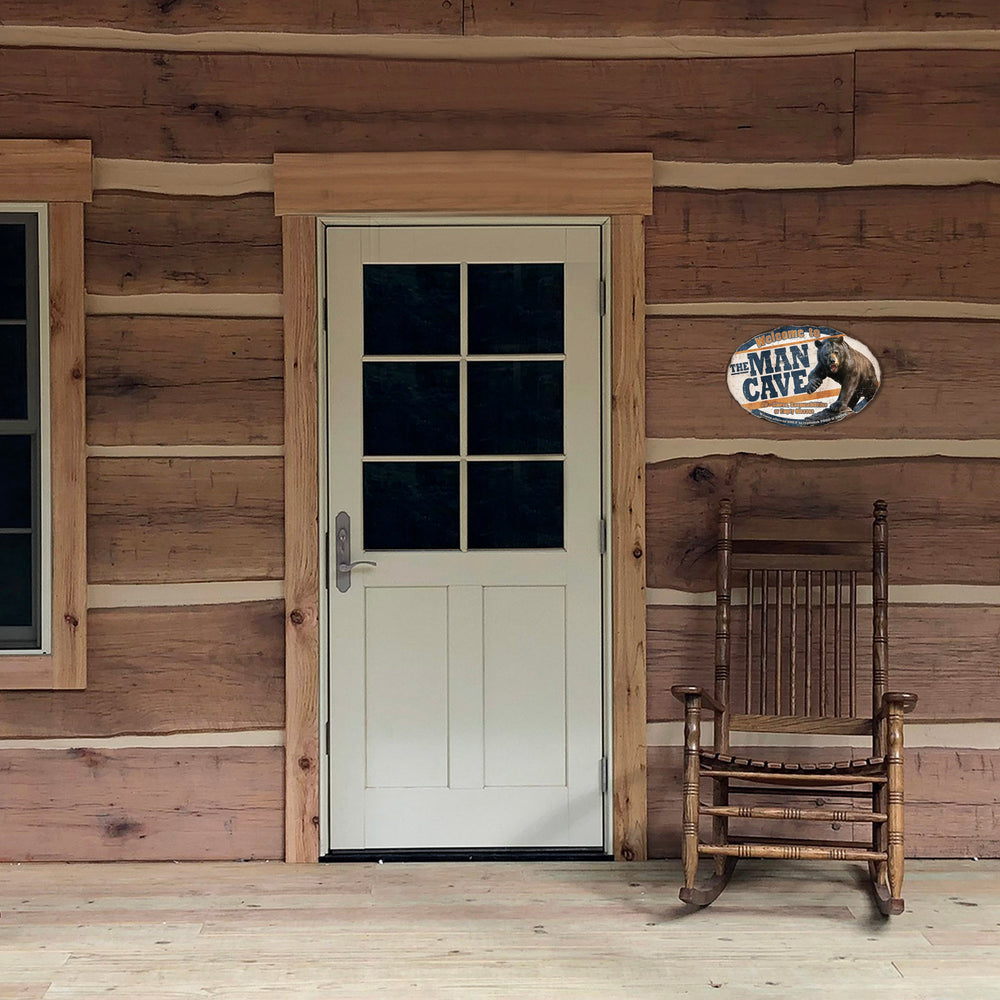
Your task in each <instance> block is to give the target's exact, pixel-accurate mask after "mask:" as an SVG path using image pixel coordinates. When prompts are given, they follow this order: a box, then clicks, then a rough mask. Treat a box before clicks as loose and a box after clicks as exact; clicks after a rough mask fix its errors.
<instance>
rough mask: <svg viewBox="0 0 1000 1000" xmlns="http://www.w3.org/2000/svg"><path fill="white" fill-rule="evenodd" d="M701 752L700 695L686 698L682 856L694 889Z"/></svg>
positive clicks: (687, 879) (686, 878) (688, 884)
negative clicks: (699, 756)
mask: <svg viewBox="0 0 1000 1000" xmlns="http://www.w3.org/2000/svg"><path fill="white" fill-rule="evenodd" d="M700 750H701V698H700V697H699V696H698V695H696V694H688V695H685V697H684V793H683V796H684V797H683V813H682V817H681V825H682V830H683V834H682V837H683V840H682V851H681V855H682V858H683V862H684V885H685V887H686V888H688V889H693V888H694V882H695V877H696V876H697V874H698V794H699V791H700V788H699V786H700V784H701V779H700V774H699V761H698V754H699V752H700Z"/></svg>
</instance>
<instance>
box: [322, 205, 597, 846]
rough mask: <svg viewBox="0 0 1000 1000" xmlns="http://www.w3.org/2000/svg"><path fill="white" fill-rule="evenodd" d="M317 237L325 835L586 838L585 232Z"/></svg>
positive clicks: (589, 741) (593, 665)
mask: <svg viewBox="0 0 1000 1000" xmlns="http://www.w3.org/2000/svg"><path fill="white" fill-rule="evenodd" d="M326 233H327V238H326V252H327V257H326V262H327V302H328V305H327V309H328V316H327V321H328V337H327V362H326V371H327V373H328V375H327V399H328V432H327V434H328V444H329V456H328V482H327V500H328V513H329V531H330V545H329V547H330V555H329V563H330V568H329V573H328V576H329V590H328V594H329V606H328V616H327V621H328V630H327V631H328V637H329V640H328V641H329V644H328V657H327V659H328V664H329V676H328V694H329V704H328V718H329V725H330V728H329V744H330V756H329V761H328V773H329V789H328V792H329V794H328V803H329V825H328V831H329V835H328V838H327V839H328V845H327V846H328V848H329V849H332V850H339V849H359V848H381V849H387V848H429V849H433V848H477V847H478V848H504V847H507V848H518V847H520V848H530V847H596V848H601V847H602V846H603V842H604V808H603V782H602V757H603V722H602V706H603V678H602V660H603V656H602V652H603V639H602V635H603V614H602V550H603V548H604V544H603V542H604V539H603V530H604V529H603V521H602V444H601V427H602V415H601V343H602V320H601V315H600V313H601V310H600V287H601V285H600V280H601V227H600V226H598V225H594V224H587V225H584V224H580V225H569V224H563V225H531V226H514V225H477V226H457V225H456V226H440V225H412V226H411V225H405V226H404V225H399V226H395V225H394V226H358V227H354V226H334V225H331V226H328V227H327V230H326ZM357 561H363V562H361V564H360V565H354V566H353V567H352V568H350V569H347V568H345V567H346V564H347V563H354V562H357Z"/></svg>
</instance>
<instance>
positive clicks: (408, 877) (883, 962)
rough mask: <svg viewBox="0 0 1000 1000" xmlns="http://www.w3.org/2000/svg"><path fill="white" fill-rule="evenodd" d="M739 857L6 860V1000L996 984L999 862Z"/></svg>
mask: <svg viewBox="0 0 1000 1000" xmlns="http://www.w3.org/2000/svg"><path fill="white" fill-rule="evenodd" d="M742 865H743V867H742V869H739V870H737V874H736V876H735V878H734V880H733V882H732V883H731V885H730V887H729V889H727V891H726V893H725V895H723V896H722V897H721V898H720V900H719V901H718V902H717V903H716V904H715V905H713V906H712V907H711V908H709V909H708V910H704V911H697V912H690V911H688V910H687V909H686V908H685V907H684V906H683V905H682V904H681V903H680V902H678V900H677V887H678V879H679V864H678V863H676V862H650V863H648V864H632V865H626V864H610V863H605V864H600V863H596V864H570V863H559V864H549V863H545V864H540V863H539V864H452V865H443V864H411V865H388V864H387V865H373V864H364V865H321V866H292V865H282V864H279V863H273V862H272V863H247V864H214V863H201V864H134V863H116V864H104V865H96V864H79V865H54V864H38V865H27V864H25V865H2V866H0V909H2V919H0V1000H10V998H14V997H17V998H20V1000H27V998H31V1000H38V998H43V997H44V998H46V1000H57V998H59V1000H69V998H73V1000H94V998H98V997H123V998H128V1000H147V998H149V1000H175V998H176V1000H180V998H185V1000H187V998H194V997H201V998H212V1000H255V998H264V997H266V998H294V1000H313V998H324V1000H333V998H351V1000H366V998H370V997H382V998H390V1000H394V998H410V997H419V998H425V997H426V998H437V997H440V998H449V1000H451V998H482V997H511V998H522V997H523V998H528V997H531V998H535V1000H544V998H547V997H558V998H563V1000H566V998H573V1000H587V998H601V1000H605V998H626V997H627V998H629V1000H645V998H657V1000H664V998H674V997H690V998H698V1000H700V998H711V1000H719V998H725V997H730V998H735V1000H742V998H753V997H768V998H779V997H780V998H783V997H789V998H790V997H795V998H796V1000H800V998H813V997H818V998H829V1000H832V998H838V1000H839V998H844V1000H848V998H850V1000H854V998H856V997H862V996H863V997H865V998H870V997H873V998H879V1000H880V998H892V1000H896V998H898V1000H952V998H954V1000H992V998H1000V862H997V861H984V862H978V863H977V862H930V861H914V862H910V863H909V866H908V871H907V882H906V891H905V897H906V902H907V912H906V913H905V914H904V915H903V916H901V917H895V918H893V919H892V920H891V921H885V920H883V919H882V918H881V917H878V916H877V914H876V913H875V912H874V908H873V906H872V905H871V903H870V901H869V896H868V895H867V894H866V893H864V892H862V891H861V889H860V888H859V886H860V885H861V883H862V879H863V877H864V873H863V870H862V869H861V867H860V866H852V865H825V864H824V865H812V866H809V865H807V864H805V863H803V864H801V865H798V866H796V865H792V864H790V863H783V864H772V865H767V864H763V863H759V862H742ZM810 873H816V874H817V875H818V874H821V873H822V874H823V875H825V880H824V879H823V878H815V877H811V875H810ZM698 954H704V955H705V956H706V957H705V958H698V957H695V956H697V955H698Z"/></svg>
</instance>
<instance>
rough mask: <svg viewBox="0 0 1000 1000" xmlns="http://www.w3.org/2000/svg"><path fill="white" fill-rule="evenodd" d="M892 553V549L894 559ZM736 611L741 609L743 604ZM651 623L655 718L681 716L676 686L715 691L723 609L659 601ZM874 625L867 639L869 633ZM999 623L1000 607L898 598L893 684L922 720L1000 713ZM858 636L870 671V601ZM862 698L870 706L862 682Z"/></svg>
mask: <svg viewBox="0 0 1000 1000" xmlns="http://www.w3.org/2000/svg"><path fill="white" fill-rule="evenodd" d="M891 554H892V553H891V551H890V557H891ZM891 565H892V561H891V559H890V566H891ZM734 614H735V615H739V609H737V610H736V611H735V612H734ZM646 621H647V631H646V648H647V650H648V660H647V663H648V675H647V681H646V692H647V704H648V710H649V718H650V719H657V720H667V719H673V720H678V721H679V720H680V719H681V718H682V717H683V706H681V705H680V704H679V703H678V702H677V701H676V700H675V699H674V698H672V697H671V696H670V688H671V686H672V685H674V684H697V685H700V686H702V687H704V688H705V689H706V690H708V691H712V690H714V679H713V678H714V669H713V664H714V661H715V651H714V647H715V608H712V607H684V606H673V607H651V608H649V609H648V612H647V616H646ZM866 629H867V630H868V631H867V635H868V637H869V638H868V640H867V642H866V641H865V640H864V639H863V637H864V635H865V634H866V633H865V630H866ZM998 629H1000V613H998V609H997V608H995V607H985V606H980V605H957V604H952V605H945V606H936V605H927V604H899V605H896V604H890V606H889V636H890V640H889V671H890V678H891V685H890V686H891V687H892V688H893V689H896V690H901V691H914V692H916V693H917V694H918V695H919V696H920V702H919V703H918V705H917V709H916V716H915V718H919V719H920V720H932V721H935V722H948V721H951V720H953V719H976V720H989V721H992V720H994V719H1000V685H998V684H997V681H996V673H997V663H996V650H997V633H998ZM858 635H859V637H860V638H859V651H858V659H859V663H864V662H865V657H867V660H868V663H869V669H870V663H871V638H870V637H871V608H870V607H868V606H863V607H861V608H859V610H858ZM956 650H961V656H958V657H956ZM738 652H739V654H740V655H742V654H741V651H738ZM734 662H736V656H735V654H734ZM786 667H787V661H786ZM742 676H743V675H742V672H741V673H740V677H741V678H742ZM869 691H870V688H869ZM858 698H859V704H862V705H863V704H864V703H865V702H864V694H863V690H862V688H861V687H860V686H859V692H858ZM868 704H869V705H870V704H871V698H870V696H869V698H868ZM912 718H914V716H911V717H909V718H908V721H910V719H912Z"/></svg>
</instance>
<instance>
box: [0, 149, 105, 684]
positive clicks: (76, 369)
mask: <svg viewBox="0 0 1000 1000" xmlns="http://www.w3.org/2000/svg"><path fill="white" fill-rule="evenodd" d="M0 200H2V201H5V202H8V201H10V202H14V201H17V202H45V203H47V205H48V229H49V231H48V244H49V419H50V425H49V426H50V436H49V441H50V467H51V494H52V495H51V517H52V561H51V572H52V650H51V652H50V653H44V654H42V653H28V654H18V653H13V654H2V653H0V690H7V691H9V690H25V689H46V690H52V689H79V688H83V687H85V686H86V682H87V486H86V458H87V456H86V439H85V434H86V428H85V405H86V404H85V384H86V383H85V379H84V356H85V352H84V290H83V203H84V202H88V201H90V200H91V149H90V141H89V140H85V139H74V140H51V141H50V140H45V139H17V140H0Z"/></svg>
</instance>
